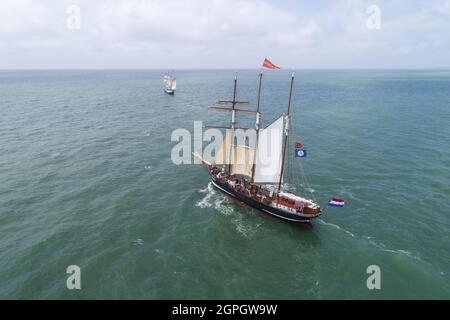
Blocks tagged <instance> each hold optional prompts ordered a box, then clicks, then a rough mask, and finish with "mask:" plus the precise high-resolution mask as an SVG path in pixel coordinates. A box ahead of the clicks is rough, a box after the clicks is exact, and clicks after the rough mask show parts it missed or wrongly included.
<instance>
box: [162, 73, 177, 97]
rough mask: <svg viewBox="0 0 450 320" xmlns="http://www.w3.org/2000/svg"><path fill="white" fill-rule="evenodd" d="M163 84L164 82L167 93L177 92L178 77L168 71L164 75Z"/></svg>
mask: <svg viewBox="0 0 450 320" xmlns="http://www.w3.org/2000/svg"><path fill="white" fill-rule="evenodd" d="M163 84H164V92H165V93H167V94H174V93H175V90H176V89H177V79H175V78H174V77H172V75H171V74H170V73H167V74H166V75H165V76H164V80H163Z"/></svg>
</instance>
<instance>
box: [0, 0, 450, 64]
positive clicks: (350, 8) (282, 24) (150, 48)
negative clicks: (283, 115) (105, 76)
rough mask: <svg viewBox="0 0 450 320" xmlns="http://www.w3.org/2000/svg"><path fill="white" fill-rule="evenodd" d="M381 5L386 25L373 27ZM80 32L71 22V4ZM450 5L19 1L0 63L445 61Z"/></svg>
mask: <svg viewBox="0 0 450 320" xmlns="http://www.w3.org/2000/svg"><path fill="white" fill-rule="evenodd" d="M372 2H377V4H378V5H379V6H380V8H381V10H382V11H381V12H382V29H381V30H376V31H374V30H369V29H367V27H366V20H367V18H368V15H367V13H366V9H367V7H368V6H369V5H371V4H372ZM72 4H75V5H77V6H79V8H80V10H81V16H80V17H81V29H80V30H69V29H68V28H67V19H68V17H69V16H68V13H67V8H68V7H69V5H72ZM449 18H450V1H449V0H445V1H437V2H433V3H431V2H428V1H406V0H405V1H399V0H396V1H387V0H386V1H363V0H361V1H355V0H341V1H333V2H331V1H330V2H324V3H323V6H322V7H317V6H315V7H313V6H312V5H310V4H308V3H307V2H299V3H297V2H284V3H281V4H280V3H279V2H274V1H268V0H255V1H250V0H211V1H201V0H189V1H185V0H171V1H162V0H154V1H151V0H98V1H87V0H71V1H66V0H63V1H58V0H47V1H44V0H40V1H39V0H36V1H32V0H15V1H4V2H2V3H1V4H0V68H158V67H159V68H166V67H171V68H180V67H204V68H208V67H219V68H220V67H225V68H226V67H231V68H240V67H257V66H258V65H259V63H260V61H261V60H262V58H263V57H264V56H266V55H267V56H270V57H272V58H273V60H274V61H276V62H278V63H280V64H282V65H283V66H289V67H301V68H305V67H311V68H321V67H322V68H328V67H337V68H339V67H432V66H448V65H449V61H447V60H446V54H447V53H448V49H449V44H448V40H447V39H448V38H449V37H450V19H449Z"/></svg>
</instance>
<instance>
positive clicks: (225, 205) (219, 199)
mask: <svg viewBox="0 0 450 320" xmlns="http://www.w3.org/2000/svg"><path fill="white" fill-rule="evenodd" d="M198 191H199V192H200V193H203V194H205V196H204V197H203V198H202V199H201V200H200V201H198V202H197V203H196V204H195V205H196V206H197V207H199V208H202V209H204V208H214V209H215V210H216V211H217V212H219V213H220V214H222V215H224V216H230V217H232V218H231V220H230V221H231V223H232V224H233V225H234V226H235V229H236V231H237V232H238V233H239V234H240V235H242V236H244V237H250V236H252V235H254V234H255V233H256V232H257V229H258V228H259V227H260V226H261V225H262V224H261V223H258V224H256V225H255V224H253V223H251V222H246V221H245V218H244V216H243V215H242V214H240V213H239V212H237V211H236V210H235V208H234V206H233V204H232V202H231V201H230V199H229V198H228V197H227V196H226V195H224V194H222V193H220V192H218V191H216V190H215V189H214V186H213V184H212V182H210V183H208V185H207V186H206V188H204V189H200V190H198Z"/></svg>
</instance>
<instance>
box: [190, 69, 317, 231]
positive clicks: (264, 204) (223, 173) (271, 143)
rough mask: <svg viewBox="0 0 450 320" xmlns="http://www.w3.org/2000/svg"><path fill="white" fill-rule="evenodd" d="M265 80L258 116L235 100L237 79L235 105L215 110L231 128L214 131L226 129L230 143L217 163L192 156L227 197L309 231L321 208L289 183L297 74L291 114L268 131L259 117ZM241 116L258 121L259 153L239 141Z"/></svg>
mask: <svg viewBox="0 0 450 320" xmlns="http://www.w3.org/2000/svg"><path fill="white" fill-rule="evenodd" d="M262 78H263V72H262V71H261V73H260V75H259V89H258V100H257V108H256V111H254V110H249V109H242V107H241V106H243V105H249V102H246V101H238V100H236V88H237V76H235V78H234V90H233V100H230V101H219V102H218V104H219V105H231V107H223V106H219V107H212V108H210V109H212V110H222V111H228V112H230V113H231V123H230V125H229V126H226V127H219V126H213V127H214V128H225V129H226V134H225V138H224V139H223V141H222V143H221V146H220V148H219V149H218V151H217V152H216V155H215V157H214V160H213V161H211V162H209V161H207V160H205V159H203V157H202V156H201V155H199V154H198V153H197V152H193V155H194V156H195V157H197V158H198V159H199V160H201V161H202V162H203V164H205V165H206V166H207V169H208V172H209V175H210V178H211V182H212V184H213V185H214V187H215V188H217V189H218V190H220V191H222V192H223V193H225V194H226V195H228V196H230V197H232V198H235V199H237V200H238V201H240V202H242V203H244V204H246V205H248V206H250V207H252V208H255V209H257V210H260V211H262V212H264V213H266V214H269V215H271V216H274V217H276V218H279V219H283V220H287V221H290V222H296V223H304V224H308V225H310V221H311V219H313V218H317V217H318V216H320V215H321V213H322V210H321V208H320V206H319V205H318V204H316V203H315V202H314V201H313V200H310V199H307V198H305V197H301V196H299V195H296V194H294V193H292V192H290V190H287V189H288V187H287V186H286V184H285V183H284V178H285V177H284V176H285V171H286V170H285V169H286V166H285V160H286V150H287V148H288V141H289V139H288V137H289V133H290V122H291V105H292V91H293V84H294V74H292V77H291V82H290V91H289V102H288V109H287V114H282V115H280V116H279V117H278V118H276V119H275V120H274V121H273V122H272V123H271V124H269V125H268V126H266V127H265V128H261V112H260V104H261V103H260V102H261V83H262ZM237 106H238V107H237ZM240 112H244V113H250V114H253V115H255V117H256V121H255V129H254V130H252V131H253V132H254V133H255V144H254V147H252V146H249V145H247V143H245V144H244V143H242V139H241V144H239V143H238V140H239V139H237V138H236V137H235V135H236V131H238V130H239V129H242V128H238V127H237V126H236V123H237V121H236V114H237V113H240ZM210 127H212V126H210ZM245 140H248V139H245ZM248 144H250V143H248ZM293 171H295V170H293Z"/></svg>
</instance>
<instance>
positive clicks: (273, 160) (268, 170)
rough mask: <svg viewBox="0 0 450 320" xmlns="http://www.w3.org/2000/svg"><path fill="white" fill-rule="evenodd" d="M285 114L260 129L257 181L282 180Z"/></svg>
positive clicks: (256, 167)
mask: <svg viewBox="0 0 450 320" xmlns="http://www.w3.org/2000/svg"><path fill="white" fill-rule="evenodd" d="M283 125H284V116H281V117H280V118H278V119H277V120H276V121H274V122H273V123H272V124H271V125H269V126H268V127H267V128H265V129H262V130H260V131H259V138H258V146H257V148H258V150H257V154H256V165H255V177H254V182H255V183H278V182H279V181H280V174H281V163H282V156H283V155H282V151H283Z"/></svg>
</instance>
